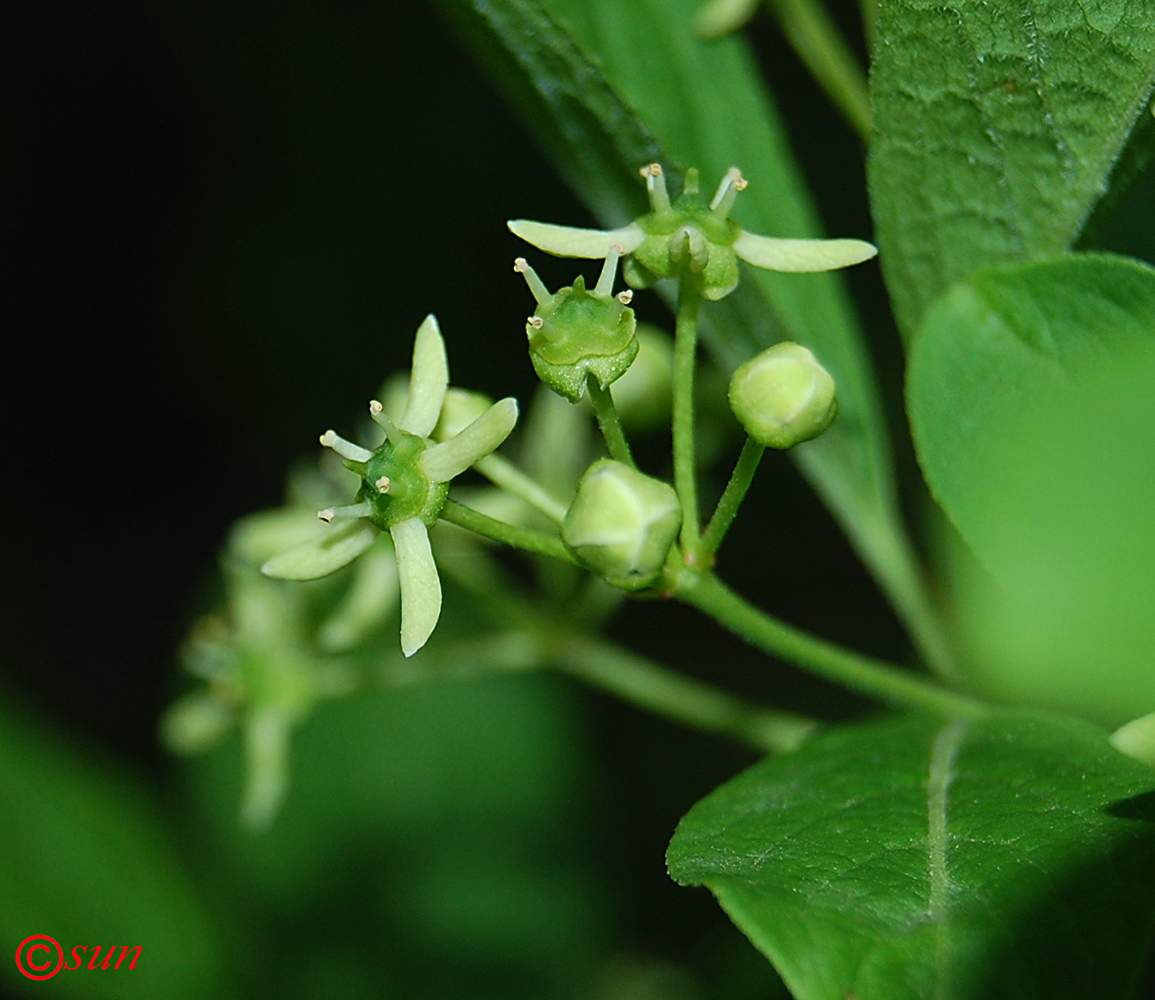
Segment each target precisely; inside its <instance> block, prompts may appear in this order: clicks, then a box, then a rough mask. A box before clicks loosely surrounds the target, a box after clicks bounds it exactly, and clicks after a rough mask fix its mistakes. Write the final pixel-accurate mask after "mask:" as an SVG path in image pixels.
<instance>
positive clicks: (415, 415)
mask: <svg viewBox="0 0 1155 1000" xmlns="http://www.w3.org/2000/svg"><path fill="white" fill-rule="evenodd" d="M448 386H449V362H448V361H447V360H446V357H445V341H444V340H442V339H441V329H440V328H439V327H438V325H437V318H436V317H435V316H434V315H433V314H432V313H430V314H429V315H428V316H426V317H425V321H424V322H423V323H422V324H421V326H420V327H418V328H417V337H416V339H415V340H414V341H413V369H412V374H411V375H410V377H409V402H408V403H407V404H406V405H405V413H404V414H403V415H402V417H401V422H400V423H399V424H398V426H399V427H400V428H401V429H402V430H403V431H408V432H409V433H410V434H416V435H417V436H418V437H429V435H430V434H432V433H433V428H434V427H436V426H437V418H438V417H439V416H441V404H442V403H444V402H445V391H446V389H447V388H448Z"/></svg>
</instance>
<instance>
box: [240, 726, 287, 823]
mask: <svg viewBox="0 0 1155 1000" xmlns="http://www.w3.org/2000/svg"><path fill="white" fill-rule="evenodd" d="M291 730H292V723H291V722H290V720H289V718H288V716H286V715H285V713H284V712H282V711H281V710H280V709H279V708H277V707H265V708H256V709H254V710H253V711H252V712H250V713H249V715H248V718H247V719H246V720H245V729H244V744H245V783H244V789H243V791H242V792H241V823H242V824H243V825H244V826H245V827H246V828H247V829H249V830H252V831H254V832H258V831H261V830H265V829H268V827H269V824H270V823H272V822H273V819H274V818H275V817H276V815H277V812H278V811H279V810H280V808H281V803H282V802H284V801H285V793H286V792H288V790H289V734H290V732H291Z"/></svg>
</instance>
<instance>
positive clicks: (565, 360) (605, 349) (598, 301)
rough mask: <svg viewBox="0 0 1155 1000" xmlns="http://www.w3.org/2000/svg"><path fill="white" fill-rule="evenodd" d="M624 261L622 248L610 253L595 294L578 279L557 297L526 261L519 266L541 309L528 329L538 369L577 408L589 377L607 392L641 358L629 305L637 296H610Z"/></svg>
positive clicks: (625, 294) (627, 293)
mask: <svg viewBox="0 0 1155 1000" xmlns="http://www.w3.org/2000/svg"><path fill="white" fill-rule="evenodd" d="M619 256H620V249H615V248H611V250H610V252H609V256H607V258H606V263H605V266H604V267H603V268H602V274H601V277H600V278H599V279H598V283H597V285H596V286H595V287H594V288H593V289H592V290H589V291H587V290H586V283H585V278H583V277H581V276H580V275H579V276H578V278H577V280H576V281H575V282H574V283H573V285H572V286H568V287H565V288H560V289H558V291H557V292H556V294H553V295H551V294H550V293H549V291H548V290H547V289H546V287H545V285H544V284H543V283H542V281H541V279H540V278H539V277H538V276H537V274H536V273H535V272H534V270H533V268H531V267H530V266H529V264H527V263H526V261H525V258H523V257H519V258H518V259H517V260H516V261H515V262H514V270H515V271H517V272H518V273H520V274H522V275H524V276H525V280H526V283H527V284H528V285H529V287H530V291H532V292H533V294H534V297H535V298H536V299H537V310H536V312H535V313H534V314H533V315H532V316H531V317H530V318H529V320H527V322H526V325H525V332H526V335H527V336H528V337H529V356H530V360H531V361H532V362H533V367H534V370H535V371H536V372H537V376H538V378H540V379H541V380H542V381H543V382H544V383H545V384H546V385H548V386H549V387H550V388H551V389H553V390H554V392H556V393H558V394H559V395H562V396H565V397H566V398H567V399H568V400H570V401H571V402H574V403H576V402H577V401H578V400H580V399H581V398H582V395H583V394H584V393H585V386H586V377H587V376H589V375H592V376H593V377H594V378H596V379H597V381H598V385H600V386H601V387H602V388H603V389H604V388H605V387H606V386H608V385H609V384H610V383H611V382H614V381H615V380H616V379H618V378H620V377H621V376H622V375H624V374H625V372H626V369H627V368H629V367H630V365H631V364H632V363H633V360H634V358H635V357H637V354H638V341H637V338H636V337H635V336H634V330H635V327H636V326H637V323H636V321H635V319H634V311H633V310H632V309H630V308H629V307H628V305H627V304H628V303H629V301H630V298H631V297H632V295H633V293H632V292H628V291H627V292H622V293H621V294H620V295H617V296H614V295H612V294H611V292H612V291H613V282H614V275H615V274H616V273H617V265H618V258H619Z"/></svg>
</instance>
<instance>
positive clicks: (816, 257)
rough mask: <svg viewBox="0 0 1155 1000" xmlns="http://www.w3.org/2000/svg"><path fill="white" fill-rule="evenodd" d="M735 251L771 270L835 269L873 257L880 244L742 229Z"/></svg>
mask: <svg viewBox="0 0 1155 1000" xmlns="http://www.w3.org/2000/svg"><path fill="white" fill-rule="evenodd" d="M734 253H736V254H737V255H738V256H739V257H741V258H742V259H743V260H744V261H746V262H747V263H749V264H753V265H754V266H755V267H765V268H767V269H768V270H771V271H833V270H835V269H836V268H839V267H850V265H851V264H861V263H862V262H863V261H864V260H870V258H871V257H874V256H875V255H876V254H877V253H878V248H877V247H876V246H875V245H874V244H873V243H867V242H866V241H865V240H783V239H775V238H774V237H772V236H756V235H755V234H754V233H747V232H743V233H742V235H741V236H739V237H738V239H737V240H735V241H734Z"/></svg>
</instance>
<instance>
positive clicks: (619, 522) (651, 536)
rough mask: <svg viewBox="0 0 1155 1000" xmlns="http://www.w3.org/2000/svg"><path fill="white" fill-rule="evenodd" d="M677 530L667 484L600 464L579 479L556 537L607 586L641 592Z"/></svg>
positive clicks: (677, 514)
mask: <svg viewBox="0 0 1155 1000" xmlns="http://www.w3.org/2000/svg"><path fill="white" fill-rule="evenodd" d="M681 526H682V509H681V505H680V504H679V503H678V495H677V494H676V493H675V492H674V490H673V489H672V488H671V487H670V486H669V485H668V484H666V483H663V482H662V481H661V480H659V479H652V478H651V477H649V476H647V475H644V474H643V473H641V472H638V471H637V469H631V468H630V467H629V466H628V465H624V464H623V463H621V462H615V461H614V460H613V459H609V458H604V459H601V460H600V461H597V462H594V464H593V465H591V466H590V467H589V469H588V470H587V471H586V474H585V475H584V476H582V480H581V482H580V483H579V484H578V490H577V496H576V497H574V501H573V503H572V504H571V505H570V508H569V511H568V512H567V513H566V516H565V521H564V522H563V523H562V529H561V537H562V541H564V542H565V544H566V547H567V548H569V550H570V551H571V552H573V554H574V555H575V556H577V557H578V559H580V560H581V561H582V562H583V563H584V564H585V565H586V566H588V567H589V568H590V569H592V570H593V571H594V572H595V573H597V574H598V575H599V576H601V577H602V578H603V579H604V580H606V581H607V582H609V583H612V584H613V585H614V586H615V587H621V588H622V589H623V590H642V589H644V588H646V587H649V586H650V585H651V584H653V583H654V582H656V581H657V579H658V577H659V575H660V574H661V572H662V567H663V566H664V565H665V562H666V556H667V555H668V554H669V551H670V547H671V546H672V545H673V544H674V540H675V539H676V538H677V537H678V529H679V528H680V527H681Z"/></svg>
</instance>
